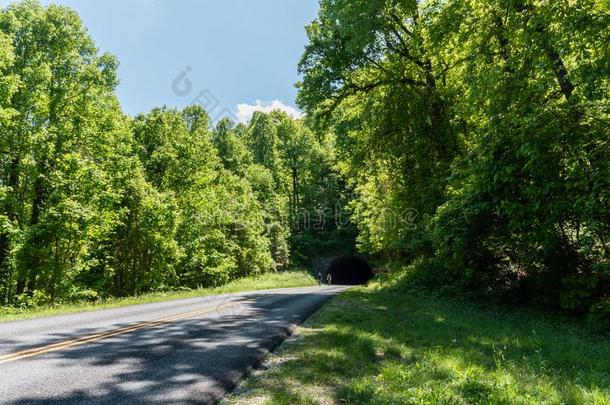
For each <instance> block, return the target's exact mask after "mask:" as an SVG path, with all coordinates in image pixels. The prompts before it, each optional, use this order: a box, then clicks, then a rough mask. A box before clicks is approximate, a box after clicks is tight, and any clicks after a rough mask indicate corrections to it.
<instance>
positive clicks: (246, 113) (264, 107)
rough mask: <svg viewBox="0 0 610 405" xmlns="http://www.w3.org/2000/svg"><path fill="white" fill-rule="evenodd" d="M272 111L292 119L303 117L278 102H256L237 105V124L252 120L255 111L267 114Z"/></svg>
mask: <svg viewBox="0 0 610 405" xmlns="http://www.w3.org/2000/svg"><path fill="white" fill-rule="evenodd" d="M274 110H281V111H284V112H286V113H287V114H288V115H290V116H291V117H293V118H301V117H302V116H303V113H302V112H301V111H299V110H298V109H296V108H294V107H291V106H289V105H286V104H284V103H282V102H281V101H280V100H273V101H261V100H256V103H254V104H238V105H237V119H238V120H239V122H243V123H246V122H248V121H250V120H251V119H252V115H253V114H254V112H255V111H262V112H265V113H268V112H271V111H274Z"/></svg>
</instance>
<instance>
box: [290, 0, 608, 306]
mask: <svg viewBox="0 0 610 405" xmlns="http://www.w3.org/2000/svg"><path fill="white" fill-rule="evenodd" d="M320 5H321V7H320V13H319V17H318V19H317V20H316V21H315V22H313V23H312V24H311V25H310V26H309V27H308V36H309V44H308V46H307V47H306V50H305V53H304V55H303V58H302V60H301V63H300V71H301V73H302V74H303V81H302V83H300V84H299V87H300V93H299V102H300V105H301V106H302V107H303V108H304V109H305V110H306V111H307V112H308V114H309V115H310V120H311V121H312V122H313V123H314V125H315V126H316V127H317V128H321V129H323V130H328V131H331V132H332V133H334V136H335V137H336V141H335V143H336V146H337V151H336V153H337V156H338V160H339V164H338V167H339V169H340V171H341V174H342V175H343V176H344V178H345V179H346V181H347V182H348V183H349V184H350V186H351V187H353V189H354V191H355V193H356V196H355V198H354V199H353V200H352V201H351V202H350V204H349V205H350V209H351V212H352V221H354V222H355V224H356V225H357V227H358V230H359V235H358V243H359V246H360V248H361V249H363V250H365V251H367V252H370V253H375V254H378V255H382V256H385V257H387V258H390V259H395V260H401V261H413V260H419V261H420V262H422V263H426V265H425V266H423V267H426V268H427V269H428V270H426V271H428V272H429V273H430V275H429V277H424V278H425V279H427V280H428V281H427V282H428V283H435V284H436V286H437V287H441V286H445V287H447V286H451V287H452V288H454V289H457V290H461V291H465V292H467V293H468V294H469V295H474V296H477V297H487V298H491V299H500V300H507V301H509V302H512V303H522V304H525V303H538V304H543V305H547V306H551V307H556V308H560V309H563V310H565V311H570V312H572V313H577V314H580V315H584V314H585V313H586V312H587V311H588V309H589V308H590V307H591V305H593V304H595V303H597V302H599V301H600V300H603V299H607V297H608V294H609V285H610V278H609V276H608V272H607V271H602V270H601V269H607V267H608V263H609V260H610V256H609V254H610V249H609V247H610V215H609V214H610V211H609V210H608V207H610V205H609V204H608V201H610V195H609V194H608V193H609V192H610V160H609V159H608V156H610V143H609V142H608V128H609V124H610V116H609V115H608V102H609V100H608V97H609V94H610V87H609V85H610V66H609V65H608V57H607V55H608V52H609V51H610V48H609V47H608V44H609V43H610V42H609V41H608V39H609V38H610V37H609V33H608V30H607V27H608V25H609V24H610V17H609V15H608V13H607V5H605V3H603V2H599V1H595V0H587V1H579V2H538V1H530V0H518V1H500V2H491V1H487V0H475V1H457V0H456V1H443V2H438V1H427V2H415V1H398V2H397V1H386V0H379V1H364V0H362V1H343V0H322V1H321V2H320Z"/></svg>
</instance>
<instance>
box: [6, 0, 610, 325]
mask: <svg viewBox="0 0 610 405" xmlns="http://www.w3.org/2000/svg"><path fill="white" fill-rule="evenodd" d="M609 26H610V3H608V2H607V1H604V0H578V1H576V0H569V1H544V0H500V1H490V0H429V1H416V0H321V1H320V11H319V16H318V18H317V19H316V20H315V21H313V22H312V23H311V24H310V25H309V26H308V27H307V28H306V30H307V35H308V45H307V46H306V48H305V51H304V54H303V56H302V59H301V61H300V63H299V64H298V69H299V72H300V74H301V77H302V79H301V81H300V82H299V83H297V87H298V90H299V95H298V100H297V102H298V105H299V107H300V108H301V109H302V110H303V111H304V112H305V113H306V115H305V117H304V118H303V119H293V118H291V117H290V116H288V115H287V114H285V113H282V112H280V111H274V112H271V113H261V112H258V113H256V114H255V115H254V117H253V118H252V120H251V121H250V122H249V123H247V124H238V123H234V122H231V121H229V120H223V121H220V122H218V123H215V124H212V123H211V119H210V117H209V115H208V114H207V113H206V111H204V109H203V108H202V107H200V106H197V105H193V106H190V107H187V108H185V109H184V110H177V109H173V108H167V107H159V108H156V109H153V110H152V111H150V112H149V113H147V114H142V115H138V116H136V117H131V116H128V115H126V114H124V113H123V112H122V110H121V106H120V104H119V102H118V99H117V96H116V86H117V84H118V79H117V68H118V63H119V62H118V61H117V59H116V58H115V57H114V56H112V55H109V54H100V52H99V51H98V49H97V48H96V46H95V43H94V41H93V39H92V38H91V37H90V35H89V34H88V32H87V30H86V28H85V27H84V25H83V23H82V22H81V20H80V19H79V17H78V15H77V14H76V13H75V12H74V11H72V10H70V9H68V8H66V7H62V6H56V5H51V6H48V7H43V6H42V5H41V4H40V3H38V2H37V1H34V0H25V1H21V2H17V3H14V4H13V5H11V6H9V7H7V8H4V9H1V10H0V72H1V73H0V287H1V290H0V305H5V306H32V305H41V304H48V303H55V302H70V301H79V300H95V299H97V298H99V297H108V296H127V295H134V294H141V293H143V292H147V291H160V290H175V289H180V288H197V287H202V286H203V287H205V286H218V285H222V284H225V283H227V282H229V281H231V280H234V279H238V278H240V277H244V276H248V275H252V274H258V273H262V272H268V271H281V270H284V269H287V268H290V267H291V266H293V265H296V264H299V263H306V261H307V259H308V258H311V257H312V256H315V255H316V254H320V253H321V252H323V251H332V250H333V249H336V250H341V249H343V250H345V249H347V250H349V249H351V248H352V247H351V245H352V244H353V243H354V242H353V241H352V234H353V231H354V230H356V231H357V232H356V233H357V236H356V240H355V247H356V248H357V249H358V250H359V251H360V252H363V253H365V254H367V255H369V256H370V257H371V258H372V259H373V260H375V261H377V262H380V263H386V264H387V263H389V264H390V266H391V267H392V268H393V269H396V270H395V271H405V272H410V274H411V277H412V279H413V280H414V282H417V283H419V284H420V285H422V286H425V287H426V288H432V289H436V290H441V291H444V292H448V293H455V294H462V295H466V296H468V297H471V298H474V299H482V300H489V301H493V302H500V303H504V304H509V305H531V306H542V307H546V308H550V309H553V310H559V311H563V312H565V313H568V314H571V315H575V316H578V317H583V318H584V317H587V318H588V319H589V320H590V322H591V323H592V324H593V325H596V326H600V327H610V262H609V260H610V110H609V107H610V105H609V101H610V30H609V29H608V27H609ZM344 209H345V212H347V213H348V214H349V224H347V225H345V226H342V225H343V222H342V221H337V219H338V214H337V213H338V212H341V213H342V212H343V210H344ZM352 225H353V226H352ZM400 269H402V270H400Z"/></svg>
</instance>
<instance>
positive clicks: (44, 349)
mask: <svg viewBox="0 0 610 405" xmlns="http://www.w3.org/2000/svg"><path fill="white" fill-rule="evenodd" d="M239 304H241V302H232V303H229V304H223V305H219V306H214V307H206V308H202V309H198V310H195V311H192V312H186V313H183V314H179V315H174V316H170V317H167V318H163V319H159V320H157V321H150V322H143V323H139V324H137V325H133V326H127V327H124V328H120V329H114V330H110V331H107V332H102V333H97V334H95V335H89V336H83V337H81V338H77V339H72V340H66V341H64V342H59V343H54V344H52V345H46V346H40V347H35V348H32V349H28V350H23V351H20V352H15V353H11V354H7V355H4V356H0V364H3V363H8V362H10V361H16V360H22V359H26V358H28V357H33V356H38V355H41V354H44V353H49V352H54V351H57V350H62V349H66V348H68V347H73V346H79V345H83V344H85V343H90V342H94V341H97V340H101V339H106V338H109V337H112V336H117V335H122V334H124V333H129V332H133V331H136V330H139V329H145V328H151V327H154V326H157V325H161V324H164V323H168V322H173V321H177V320H180V319H184V318H189V317H192V316H195V315H202V314H206V313H210V312H214V311H217V310H219V309H224V308H229V307H233V306H236V305H239Z"/></svg>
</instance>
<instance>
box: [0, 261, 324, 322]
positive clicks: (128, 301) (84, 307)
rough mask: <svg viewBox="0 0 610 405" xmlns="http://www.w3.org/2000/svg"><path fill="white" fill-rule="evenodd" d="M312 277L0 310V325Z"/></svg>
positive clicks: (275, 277) (303, 282)
mask: <svg viewBox="0 0 610 405" xmlns="http://www.w3.org/2000/svg"><path fill="white" fill-rule="evenodd" d="M316 284H317V282H316V280H315V278H314V277H313V276H311V275H310V274H309V273H307V272H305V271H286V272H281V273H264V274H262V275H258V276H254V277H246V278H242V279H239V280H235V281H232V282H231V283H229V284H226V285H224V286H222V287H216V288H203V289H197V290H191V291H180V292H158V293H149V294H143V295H139V296H136V297H126V298H112V299H107V300H99V301H96V302H93V303H91V302H83V303H74V304H60V305H55V306H47V307H37V308H25V309H20V308H8V307H0V322H6V321H14V320H19V319H28V318H38V317H44V316H52V315H62V314H68V313H73V312H83V311H94V310H100V309H108V308H116V307H122V306H128V305H136V304H145V303H150V302H158V301H170V300H176V299H181V298H192V297H200V296H205V295H213V294H226V293H234V292H240V291H254V290H266V289H273V288H288V287H305V286H311V285H316Z"/></svg>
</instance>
